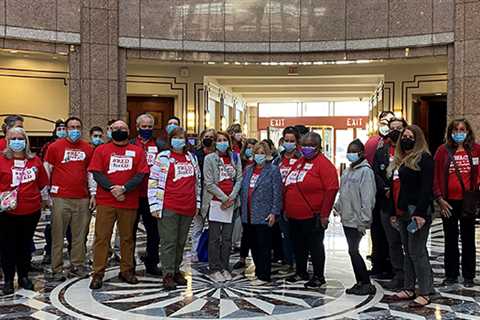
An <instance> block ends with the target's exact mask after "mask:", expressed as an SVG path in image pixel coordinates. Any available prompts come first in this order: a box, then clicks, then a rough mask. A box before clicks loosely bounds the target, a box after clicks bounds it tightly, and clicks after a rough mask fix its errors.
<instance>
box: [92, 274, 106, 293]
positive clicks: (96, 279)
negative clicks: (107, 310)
mask: <svg viewBox="0 0 480 320" xmlns="http://www.w3.org/2000/svg"><path fill="white" fill-rule="evenodd" d="M102 286H103V278H102V277H100V276H98V275H94V276H93V277H92V281H91V282H90V286H89V287H90V289H92V290H98V289H100V288H101V287H102Z"/></svg>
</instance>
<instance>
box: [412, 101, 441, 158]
mask: <svg viewBox="0 0 480 320" xmlns="http://www.w3.org/2000/svg"><path fill="white" fill-rule="evenodd" d="M412 120H413V123H415V124H417V125H418V126H419V127H420V128H422V130H423V132H424V134H425V138H426V139H427V142H428V146H429V149H430V152H431V153H432V155H434V154H435V152H436V151H437V149H438V147H439V146H440V145H442V144H443V143H444V142H445V129H446V128H447V95H444V94H443V95H434V96H418V97H417V99H416V102H415V103H414V105H413V119H412Z"/></svg>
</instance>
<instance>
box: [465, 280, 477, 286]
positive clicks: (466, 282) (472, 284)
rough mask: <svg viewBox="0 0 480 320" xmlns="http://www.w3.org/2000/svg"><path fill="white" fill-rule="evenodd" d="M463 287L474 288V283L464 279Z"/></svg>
mask: <svg viewBox="0 0 480 320" xmlns="http://www.w3.org/2000/svg"><path fill="white" fill-rule="evenodd" d="M463 286H464V287H465V288H473V287H474V286H475V282H474V281H473V279H464V280H463Z"/></svg>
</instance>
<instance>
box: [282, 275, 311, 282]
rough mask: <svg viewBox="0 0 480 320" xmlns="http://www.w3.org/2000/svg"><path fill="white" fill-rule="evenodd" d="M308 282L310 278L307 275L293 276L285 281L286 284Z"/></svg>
mask: <svg viewBox="0 0 480 320" xmlns="http://www.w3.org/2000/svg"><path fill="white" fill-rule="evenodd" d="M308 280H310V276H309V275H308V274H294V275H293V276H291V277H288V278H287V279H286V281H287V282H291V283H295V282H299V281H308Z"/></svg>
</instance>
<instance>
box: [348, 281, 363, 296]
mask: <svg viewBox="0 0 480 320" xmlns="http://www.w3.org/2000/svg"><path fill="white" fill-rule="evenodd" d="M361 286H362V284H361V283H355V284H354V285H353V287H351V288H348V289H346V290H345V293H346V294H354V292H355V290H358V288H359V287H361Z"/></svg>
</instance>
